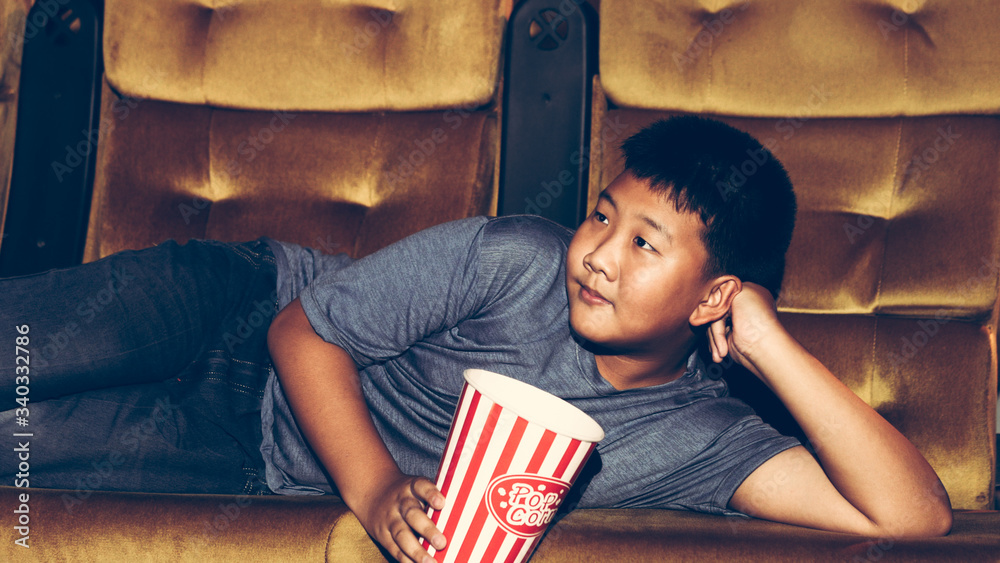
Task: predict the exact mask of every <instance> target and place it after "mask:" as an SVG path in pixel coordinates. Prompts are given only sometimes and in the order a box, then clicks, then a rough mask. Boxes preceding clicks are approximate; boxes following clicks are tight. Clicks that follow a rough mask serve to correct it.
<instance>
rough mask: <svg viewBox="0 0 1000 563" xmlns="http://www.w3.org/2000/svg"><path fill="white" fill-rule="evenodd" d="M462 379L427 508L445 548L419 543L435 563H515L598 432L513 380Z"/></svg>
mask: <svg viewBox="0 0 1000 563" xmlns="http://www.w3.org/2000/svg"><path fill="white" fill-rule="evenodd" d="M465 382H466V383H465V388H464V389H463V391H462V396H461V398H460V399H459V403H458V410H457V411H456V413H455V418H454V419H453V420H452V423H451V431H450V433H449V435H448V443H447V445H446V447H445V451H444V455H443V456H442V457H441V465H440V466H439V468H438V475H437V483H436V484H437V487H438V489H439V490H440V491H441V493H442V494H444V496H445V499H446V502H445V507H444V509H443V510H440V511H437V510H434V509H433V508H430V509H428V511H427V514H428V515H429V516H430V518H431V520H433V521H434V523H435V524H436V525H437V527H438V529H439V530H441V532H442V533H444V535H445V537H446V538H448V546H447V547H446V548H445V549H443V550H440V551H437V550H435V549H434V548H433V547H432V546H431V545H430V543H429V542H427V541H426V540H425V541H424V542H423V546H424V548H425V549H427V551H428V553H430V554H431V556H432V557H433V558H434V559H435V560H436V561H439V562H441V563H446V562H464V561H503V562H505V563H514V562H522V561H525V560H527V559H528V556H529V555H531V552H532V551H533V550H534V549H535V546H536V544H537V543H538V541H539V539H541V536H542V533H543V532H545V529H546V528H547V527H548V525H549V523H550V522H551V521H552V518H553V516H555V513H556V509H557V508H559V505H560V504H561V503H562V501H563V499H564V498H566V493H567V492H569V489H570V487H571V486H572V484H573V482H574V481H575V480H576V478H577V476H578V475H579V474H580V471H581V470H582V469H583V466H584V463H586V461H587V458H588V457H589V456H590V453H591V452H592V451H593V450H594V447H595V446H596V442H598V441H600V440H601V439H603V438H604V430H602V429H601V427H600V425H598V424H597V422H595V421H594V419H592V418H590V417H589V416H587V415H586V414H584V412H583V411H581V410H580V409H578V408H576V407H574V406H573V405H571V404H569V403H567V402H566V401H564V400H562V399H560V398H558V397H556V396H554V395H551V394H549V393H546V392H545V391H542V390H541V389H538V388H536V387H533V386H531V385H528V384H527V383H523V382H521V381H518V380H516V379H512V378H509V377H506V376H503V375H500V374H497V373H492V372H489V371H484V370H481V369H469V370H465Z"/></svg>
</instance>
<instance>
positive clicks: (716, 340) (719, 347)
mask: <svg viewBox="0 0 1000 563" xmlns="http://www.w3.org/2000/svg"><path fill="white" fill-rule="evenodd" d="M708 333H709V343H710V344H711V348H712V360H714V361H715V362H716V363H718V362H721V361H722V360H723V359H724V358H725V357H726V356H727V355H728V354H729V343H728V342H727V341H726V321H725V320H724V319H720V320H718V321H715V322H714V323H712V324H711V325H710V326H709V327H708Z"/></svg>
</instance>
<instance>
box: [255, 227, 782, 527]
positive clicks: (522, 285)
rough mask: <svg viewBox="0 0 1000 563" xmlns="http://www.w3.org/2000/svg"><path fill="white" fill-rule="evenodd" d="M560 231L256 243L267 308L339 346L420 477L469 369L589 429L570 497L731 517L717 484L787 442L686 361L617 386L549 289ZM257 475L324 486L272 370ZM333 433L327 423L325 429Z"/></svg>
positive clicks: (473, 230) (560, 276)
mask: <svg viewBox="0 0 1000 563" xmlns="http://www.w3.org/2000/svg"><path fill="white" fill-rule="evenodd" d="M571 238H572V232H570V231H568V230H566V229H565V228H563V227H560V226H558V225H556V224H554V223H551V222H549V221H546V220H544V219H540V218H537V217H529V216H514V217H502V218H496V219H487V218H483V217H477V218H471V219H463V220H459V221H454V222H451V223H446V224H443V225H439V226H436V227H433V228H430V229H427V230H425V231H422V232H420V233H417V234H415V235H413V236H411V237H409V238H407V239H405V240H403V241H400V242H398V243H396V244H394V245H391V246H389V247H386V248H385V249H383V250H381V251H379V252H377V253H375V254H372V255H370V256H367V257H365V258H363V259H361V260H358V261H356V262H353V263H352V262H350V261H349V260H348V259H347V258H345V257H343V256H340V257H332V256H325V255H321V254H319V253H317V252H316V251H313V250H309V249H305V248H302V247H299V246H296V245H292V244H287V243H277V242H275V241H270V244H271V245H272V249H273V250H274V251H275V254H276V258H277V262H278V286H279V287H278V291H279V305H280V306H282V307H283V306H284V305H285V304H287V303H288V302H290V301H291V300H292V299H294V297H295V296H296V295H297V296H298V297H299V298H300V301H301V303H302V307H303V309H304V310H305V313H306V316H307V317H308V319H309V321H310V323H311V324H312V326H313V328H314V329H315V330H316V332H317V334H319V335H320V336H321V337H323V339H324V340H326V341H327V342H331V343H333V344H336V345H337V346H340V347H341V348H343V349H344V350H346V351H347V352H348V353H349V354H350V355H351V357H352V358H353V359H354V361H355V363H356V364H357V366H358V369H359V370H360V375H361V385H362V390H363V393H364V397H365V400H366V401H367V403H368V408H369V409H370V411H371V414H372V419H373V421H374V423H375V427H376V428H377V430H378V432H379V435H380V436H381V437H382V439H383V440H384V441H385V444H386V446H387V447H388V449H389V451H390V452H391V453H392V456H393V458H394V459H395V460H396V462H397V463H398V464H399V467H400V469H401V470H402V471H403V472H405V473H408V474H414V475H424V476H427V477H429V478H431V479H433V477H434V475H435V474H436V472H437V465H438V461H439V458H440V455H441V452H442V451H443V450H444V446H445V441H446V440H447V437H448V430H449V427H450V424H451V417H452V415H453V413H454V411H455V407H456V404H457V402H458V398H459V394H460V392H461V390H462V383H463V381H464V380H463V378H462V372H463V371H464V370H465V369H466V368H482V369H486V370H490V371H495V372H498V373H502V374H504V375H507V376H510V377H513V378H515V379H519V380H521V381H525V382H527V383H530V384H532V385H534V386H536V387H539V388H541V389H544V390H545V391H548V392H550V393H552V394H554V395H556V396H558V397H561V398H563V399H565V400H567V401H569V402H570V403H572V404H573V405H575V406H577V407H578V408H580V409H582V410H583V411H584V412H586V413H587V414H589V415H590V416H592V417H593V418H594V419H595V420H596V421H597V422H598V423H599V424H600V425H601V426H602V427H603V428H604V431H605V434H606V437H605V439H604V440H603V441H601V442H600V443H599V444H598V446H597V450H596V454H595V457H596V458H597V459H596V460H595V459H592V460H591V462H592V463H594V464H596V465H592V466H590V467H595V468H599V471H597V472H596V474H593V475H592V476H591V477H590V481H589V484H588V485H587V486H586V488H585V489H584V490H583V492H582V497H580V499H579V503H578V505H577V506H579V507H581V508H587V507H608V508H624V507H643V508H654V507H657V508H679V509H690V510H697V511H702V512H712V513H725V514H734V512H732V511H730V510H729V509H728V507H727V505H728V503H729V500H730V498H731V497H732V495H733V492H735V490H736V489H737V487H739V485H740V483H742V482H743V480H744V479H745V478H746V477H747V476H748V475H749V474H750V473H752V472H753V471H754V469H756V468H757V467H758V466H759V465H760V464H761V463H763V462H764V461H766V460H767V459H769V458H770V457H772V456H774V455H775V454H777V453H778V452H780V451H783V450H785V449H787V448H790V447H792V446H795V445H797V444H798V441H797V440H795V439H794V438H789V437H785V436H782V435H780V434H778V432H776V431H775V430H774V429H773V428H771V427H770V426H768V425H766V424H764V423H763V422H762V421H761V420H760V418H758V417H757V416H756V415H755V414H754V413H753V411H752V409H750V407H748V406H746V405H745V404H744V403H742V402H741V401H739V400H737V399H734V398H731V397H728V396H727V389H726V385H725V383H724V382H723V381H721V380H715V379H712V378H709V377H708V376H707V375H706V370H705V369H704V366H703V364H702V362H701V360H700V359H699V357H698V356H697V354H694V355H692V357H691V358H690V359H689V361H688V370H687V372H686V373H685V375H683V376H682V377H680V378H679V379H677V380H675V381H672V382H670V383H666V384H663V385H657V386H653V387H644V388H639V389H630V390H625V391H620V390H618V389H615V388H614V387H613V386H612V385H611V384H610V383H608V382H607V381H606V380H605V379H604V378H603V377H601V374H600V373H599V372H598V370H597V364H596V363H595V360H594V355H593V354H592V353H590V352H588V351H587V350H586V349H585V348H583V347H581V345H580V343H578V342H577V341H576V340H574V335H573V333H572V331H571V329H570V325H569V315H568V304H567V294H566V285H565V261H566V249H567V246H568V244H569V241H570V239H571ZM261 414H262V421H263V433H264V441H263V443H262V445H261V452H262V453H263V454H264V460H265V462H266V464H267V481H268V485H269V486H270V487H271V489H272V490H274V491H275V492H277V493H283V494H318V493H324V492H332V491H333V486H332V483H331V481H330V480H329V479H328V477H327V476H326V474H325V473H324V471H323V470H322V468H321V466H320V464H319V462H318V461H317V460H316V458H315V457H314V455H313V454H312V452H311V451H310V450H309V447H308V445H306V443H305V441H304V439H303V438H302V436H301V434H300V433H299V430H298V428H297V427H296V426H295V423H294V419H293V418H292V415H291V411H290V410H289V407H288V404H287V403H286V401H285V398H284V395H283V394H282V392H281V387H280V384H279V382H278V379H277V378H276V377H275V375H274V373H273V372H272V374H271V378H270V380H269V381H268V387H267V391H266V394H265V397H264V405H263V409H262V413H261ZM330 431H331V432H336V431H337V429H336V428H331V429H330Z"/></svg>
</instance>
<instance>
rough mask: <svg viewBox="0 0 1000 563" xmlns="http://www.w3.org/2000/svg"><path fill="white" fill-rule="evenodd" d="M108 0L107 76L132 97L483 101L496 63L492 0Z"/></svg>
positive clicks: (342, 103) (404, 103)
mask: <svg viewBox="0 0 1000 563" xmlns="http://www.w3.org/2000/svg"><path fill="white" fill-rule="evenodd" d="M107 4H108V5H107V12H106V16H105V26H106V27H105V34H104V36H105V42H104V49H105V53H106V57H105V59H106V62H107V66H106V68H107V76H108V79H109V82H111V83H112V84H114V85H115V86H116V87H117V89H118V91H120V92H121V93H122V94H124V95H127V96H132V97H136V98H149V99H156V100H165V101H174V102H182V103H189V104H204V105H210V106H216V107H230V108H242V109H265V110H298V111H345V112H351V111H380V110H394V111H407V110H424V109H444V108H449V107H455V106H464V107H468V106H479V105H485V104H486V103H487V102H489V101H490V99H491V98H492V97H493V92H494V90H495V89H496V83H497V77H498V74H497V73H498V72H499V69H500V66H499V61H500V48H501V34H502V33H503V24H504V17H505V13H504V12H502V11H501V9H502V6H503V5H504V4H505V3H504V2H501V1H500V0H481V1H478V2H476V3H475V6H476V9H468V8H469V3H468V2H462V1H460V0H459V1H456V0H451V1H440V0H439V1H435V2H421V1H419V0H375V1H373V2H357V1H353V0H326V1H323V0H288V1H286V2H268V1H261V0H224V1H219V0H187V1H179V0H145V1H143V2H131V1H128V0H108V2H107ZM151 30H157V32H153V33H151ZM429 36H432V37H433V40H428V37H429ZM250 77H252V79H248V78H250Z"/></svg>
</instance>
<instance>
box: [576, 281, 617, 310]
mask: <svg viewBox="0 0 1000 563" xmlns="http://www.w3.org/2000/svg"><path fill="white" fill-rule="evenodd" d="M580 299H581V300H583V302H584V303H588V304H590V305H611V304H612V303H611V301H609V300H608V299H607V298H606V297H604V296H603V295H601V294H600V293H599V292H598V291H597V290H594V289H590V288H589V287H587V286H585V285H583V284H580Z"/></svg>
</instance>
